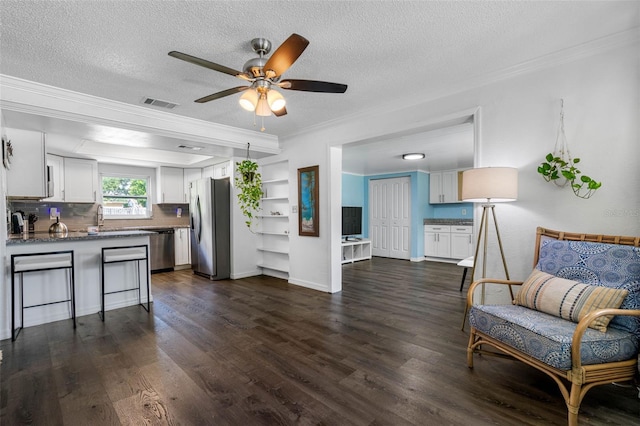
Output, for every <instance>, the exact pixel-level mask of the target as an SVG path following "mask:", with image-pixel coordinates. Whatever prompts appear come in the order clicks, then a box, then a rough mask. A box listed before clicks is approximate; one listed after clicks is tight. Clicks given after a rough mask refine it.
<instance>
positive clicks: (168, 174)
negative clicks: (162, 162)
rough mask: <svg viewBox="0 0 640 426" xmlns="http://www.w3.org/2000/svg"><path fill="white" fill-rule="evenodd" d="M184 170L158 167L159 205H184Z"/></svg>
mask: <svg viewBox="0 0 640 426" xmlns="http://www.w3.org/2000/svg"><path fill="white" fill-rule="evenodd" d="M183 173H184V172H183V169H181V168H178V167H158V173H157V179H156V183H157V186H158V199H157V202H158V204H163V203H175V204H184V203H186V202H187V201H185V196H184V176H183Z"/></svg>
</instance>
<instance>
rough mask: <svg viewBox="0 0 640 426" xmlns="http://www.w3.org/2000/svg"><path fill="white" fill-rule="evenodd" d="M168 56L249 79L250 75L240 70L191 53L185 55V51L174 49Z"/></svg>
mask: <svg viewBox="0 0 640 426" xmlns="http://www.w3.org/2000/svg"><path fill="white" fill-rule="evenodd" d="M169 56H172V57H174V58H177V59H181V60H183V61H187V62H189V63H192V64H196V65H200V66H201V67H205V68H209V69H210V70H214V71H218V72H222V73H225V74H229V75H232V76H234V77H238V78H242V79H244V80H249V79H250V77H249V76H248V75H247V74H245V73H243V72H241V71H237V70H234V69H232V68H229V67H225V66H224V65H220V64H216V63H214V62H211V61H207V60H206V59H201V58H197V57H195V56H191V55H187V54H186V53H182V52H176V51H175V50H173V51H171V52H169Z"/></svg>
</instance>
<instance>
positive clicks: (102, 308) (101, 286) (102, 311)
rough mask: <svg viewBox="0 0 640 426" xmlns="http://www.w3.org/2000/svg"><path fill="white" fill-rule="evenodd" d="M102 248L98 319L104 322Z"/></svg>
mask: <svg viewBox="0 0 640 426" xmlns="http://www.w3.org/2000/svg"><path fill="white" fill-rule="evenodd" d="M104 267H105V265H104V248H103V249H102V257H101V258H100V273H101V279H100V289H101V290H102V295H101V296H100V312H99V315H100V319H102V322H104Z"/></svg>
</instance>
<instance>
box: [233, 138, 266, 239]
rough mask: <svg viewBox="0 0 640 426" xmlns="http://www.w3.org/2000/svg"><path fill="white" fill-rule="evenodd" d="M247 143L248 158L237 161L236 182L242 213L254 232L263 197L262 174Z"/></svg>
mask: <svg viewBox="0 0 640 426" xmlns="http://www.w3.org/2000/svg"><path fill="white" fill-rule="evenodd" d="M250 146H251V145H250V144H247V158H246V159H245V160H242V161H240V162H236V176H235V184H236V187H237V188H238V190H239V191H240V192H239V193H238V205H239V206H240V210H241V211H242V214H243V215H244V216H245V217H246V218H247V220H245V222H244V223H245V224H246V225H247V227H248V228H249V229H250V230H251V232H253V229H252V228H251V226H252V225H253V223H254V219H255V218H256V214H257V212H258V211H259V210H260V200H261V199H262V194H263V192H262V176H261V175H260V173H259V172H258V163H256V162H255V161H253V160H251V158H250V157H249V147H250Z"/></svg>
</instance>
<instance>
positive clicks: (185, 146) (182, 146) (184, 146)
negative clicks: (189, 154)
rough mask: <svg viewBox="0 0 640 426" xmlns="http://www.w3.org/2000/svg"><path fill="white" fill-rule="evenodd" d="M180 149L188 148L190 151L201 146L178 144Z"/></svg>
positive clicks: (196, 149) (197, 149) (199, 148)
mask: <svg viewBox="0 0 640 426" xmlns="http://www.w3.org/2000/svg"><path fill="white" fill-rule="evenodd" d="M178 148H180V149H190V150H192V151H200V150H201V149H202V147H200V146H189V145H178Z"/></svg>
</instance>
